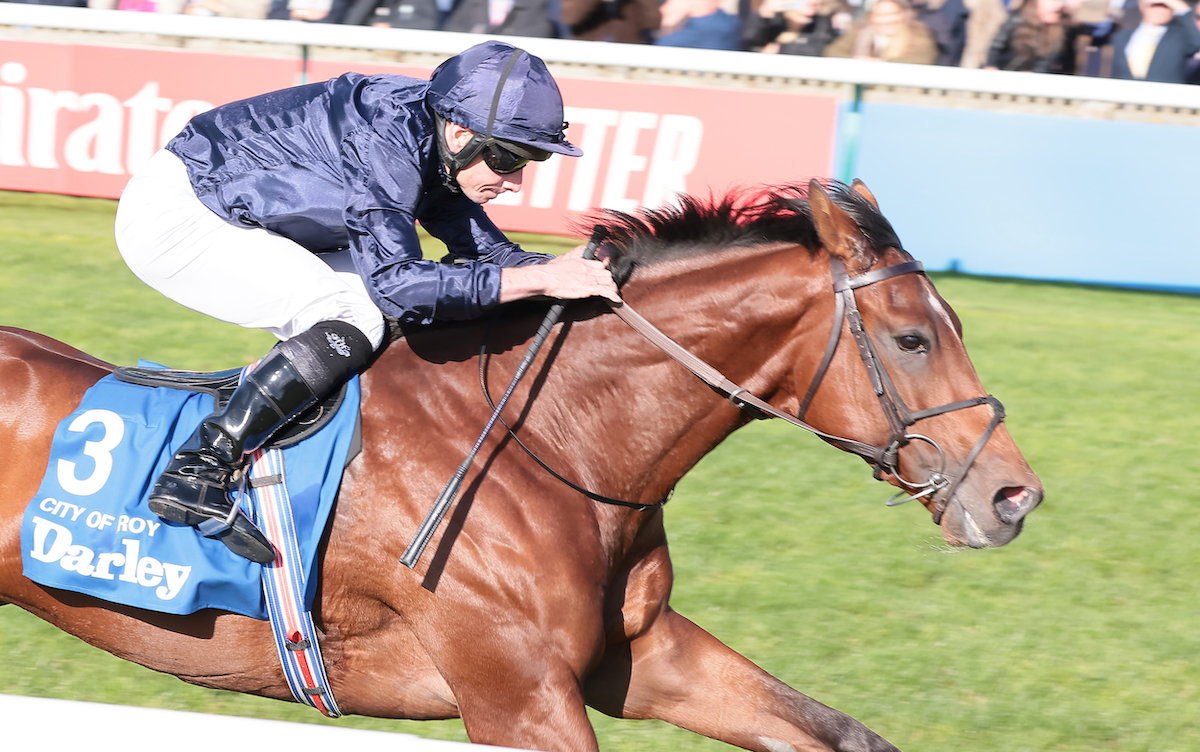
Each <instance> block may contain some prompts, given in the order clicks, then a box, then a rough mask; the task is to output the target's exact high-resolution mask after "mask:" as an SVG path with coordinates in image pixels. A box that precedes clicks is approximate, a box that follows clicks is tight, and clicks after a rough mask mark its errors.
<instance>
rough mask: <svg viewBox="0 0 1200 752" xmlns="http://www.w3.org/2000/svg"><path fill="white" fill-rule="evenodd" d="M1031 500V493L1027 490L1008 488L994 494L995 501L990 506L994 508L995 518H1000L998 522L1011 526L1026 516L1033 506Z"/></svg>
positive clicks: (1016, 487) (1020, 487)
mask: <svg viewBox="0 0 1200 752" xmlns="http://www.w3.org/2000/svg"><path fill="white" fill-rule="evenodd" d="M1033 500H1034V497H1033V492H1032V491H1030V490H1029V489H1028V488H1025V487H1023V486H1009V487H1007V488H1002V489H1000V491H999V492H997V493H996V497H995V499H993V500H992V506H993V507H995V509H996V516H997V517H999V518H1000V521H1001V522H1003V523H1004V524H1006V525H1011V524H1013V523H1014V522H1017V521H1018V520H1020V519H1021V518H1022V517H1024V516H1025V515H1026V514H1028V512H1029V510H1030V508H1031V507H1032V506H1033Z"/></svg>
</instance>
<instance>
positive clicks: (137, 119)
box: [0, 61, 213, 175]
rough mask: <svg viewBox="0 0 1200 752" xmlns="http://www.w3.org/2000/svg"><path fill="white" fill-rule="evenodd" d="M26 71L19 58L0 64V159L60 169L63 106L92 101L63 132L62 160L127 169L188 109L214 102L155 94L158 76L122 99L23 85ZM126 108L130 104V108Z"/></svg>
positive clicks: (116, 171) (166, 136) (84, 167)
mask: <svg viewBox="0 0 1200 752" xmlns="http://www.w3.org/2000/svg"><path fill="white" fill-rule="evenodd" d="M28 77H29V71H28V70H27V69H26V67H25V66H24V65H23V64H21V63H18V62H12V61H10V62H7V63H3V64H0V165H8V166H11V167H25V166H29V167H37V168H41V169H45V170H55V169H58V168H59V163H58V153H57V149H58V143H59V119H60V115H61V113H62V111H64V110H66V111H68V112H88V111H90V110H93V109H94V110H95V112H96V115H95V117H94V118H92V119H91V120H89V121H88V122H86V123H84V124H82V125H79V126H77V127H75V128H74V129H73V130H72V131H71V132H70V133H68V134H67V135H66V138H65V139H64V140H63V159H64V161H65V162H66V166H67V168H69V169H71V170H74V171H76V172H99V173H104V174H108V175H122V174H126V173H129V174H132V173H133V172H134V171H136V170H137V169H138V168H139V167H141V166H142V165H143V164H145V163H146V160H148V159H149V158H150V157H151V156H152V155H153V154H154V152H155V151H157V150H158V149H160V148H161V147H162V146H163V145H164V144H166V143H167V142H168V141H170V140H171V139H172V138H173V137H174V136H175V134H177V133H179V131H181V130H182V129H183V127H184V126H185V125H187V122H188V121H189V120H191V119H192V117H194V116H195V115H198V114H199V113H201V112H205V111H206V110H211V109H212V108H213V105H212V103H210V102H205V101H203V100H199V99H188V100H184V101H182V102H179V103H178V104H175V103H174V102H173V101H172V100H170V99H167V98H166V97H161V96H159V93H158V92H159V83H158V82H157V81H148V82H146V83H145V84H143V85H142V88H141V89H139V90H138V91H137V93H136V94H134V95H133V96H131V97H129V98H128V99H125V100H124V101H121V99H120V98H119V95H116V94H113V93H109V92H88V93H85V94H79V93H78V92H74V91H52V90H50V89H42V88H37V87H27V88H21V87H20V84H23V83H24V82H25V80H26V79H27V78H28ZM125 110H128V111H129V113H128V116H126V113H125ZM160 116H161V117H162V123H161V124H159V122H158V121H159V117H160ZM26 126H28V127H26ZM26 134H28V140H26ZM122 152H123V153H124V158H122Z"/></svg>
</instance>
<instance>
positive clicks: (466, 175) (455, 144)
mask: <svg viewBox="0 0 1200 752" xmlns="http://www.w3.org/2000/svg"><path fill="white" fill-rule="evenodd" d="M474 135H475V132H474V131H472V130H470V129H468V128H464V127H463V126H461V125H458V124H457V123H450V122H447V123H446V144H447V145H448V146H449V147H450V150H451V151H453V152H454V153H458V152H459V151H461V150H462V148H463V147H465V146H466V145H467V144H468V143H469V142H470V140H471V137H472V136H474ZM524 174H525V170H524V168H522V169H520V170H517V171H516V172H510V173H507V174H505V175H497V174H496V173H494V172H492V171H491V169H489V168H488V166H487V164H486V163H485V162H484V161H483V157H482V156H479V157H475V159H473V160H471V164H469V165H467V166H466V167H464V168H463V169H461V170H459V172H458V187H459V188H460V189H461V190H462V192H463V195H464V196H466V197H467V198H469V199H470V200H472V201H474V202H475V203H477V204H486V203H487V202H488V201H491V200H492V199H494V198H496V197H497V196H499V195H500V194H501V193H505V192H507V191H512V192H513V193H516V192H518V191H520V190H521V181H522V179H523V176H524Z"/></svg>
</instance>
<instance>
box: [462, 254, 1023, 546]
mask: <svg viewBox="0 0 1200 752" xmlns="http://www.w3.org/2000/svg"><path fill="white" fill-rule="evenodd" d="M830 272H831V274H832V277H833V292H834V295H835V300H836V305H835V310H834V315H833V328H832V330H831V332H830V335H829V342H828V344H827V345H826V347H825V353H824V355H823V356H822V357H821V362H820V364H819V365H818V366H817V370H816V373H815V375H814V376H813V379H812V382H811V383H810V384H809V387H808V391H807V393H806V394H805V395H804V399H803V400H802V401H801V403H800V408H799V411H798V413H797V415H789V414H788V413H785V412H783V411H781V410H779V409H777V408H776V407H774V406H773V405H771V404H770V403H768V402H766V401H765V400H762V399H759V398H758V397H756V396H754V395H753V394H751V393H750V392H749V390H747V389H745V388H743V387H741V386H738V385H737V384H735V383H734V382H732V381H730V380H729V379H727V378H725V376H724V375H722V374H721V373H720V372H719V371H718V370H716V369H715V368H713V367H712V366H710V365H708V364H707V363H705V362H704V361H703V360H701V359H700V358H698V357H696V356H695V355H693V354H692V353H691V352H689V351H688V350H687V349H685V348H684V347H683V346H682V345H680V344H679V343H677V342H675V341H674V340H672V339H671V338H670V337H668V336H667V335H665V334H663V333H662V331H660V330H659V329H658V328H657V327H655V326H654V325H653V324H651V323H650V322H648V321H647V320H646V319H644V318H643V317H642V316H641V314H639V313H637V312H636V311H634V310H633V309H632V308H631V307H630V306H629V305H628V304H624V305H620V306H613V312H614V313H615V314H616V315H617V316H618V317H619V318H620V319H621V320H622V321H624V322H625V323H627V324H629V326H631V327H632V328H633V329H634V330H635V331H637V332H638V333H639V334H641V335H642V336H644V337H645V338H646V339H648V340H649V341H650V342H651V343H652V344H654V345H655V346H656V347H658V348H659V349H661V350H662V351H663V352H664V353H666V354H667V355H668V356H669V357H670V358H671V359H672V360H674V361H676V362H677V363H679V364H680V365H682V366H683V367H684V368H687V369H688V370H689V371H691V372H692V373H693V374H695V375H696V376H697V377H698V378H699V379H700V380H702V381H704V382H705V383H706V384H708V385H709V386H710V387H712V388H713V389H715V390H717V391H719V392H722V393H724V394H725V395H726V396H727V398H728V399H729V401H730V403H731V404H733V405H734V406H735V407H737V408H739V409H741V410H744V411H746V412H748V413H750V414H751V415H753V416H754V417H755V418H766V417H772V418H779V419H780V420H783V421H786V422H788V423H790V424H792V425H794V426H796V427H798V428H802V429H804V430H805V431H808V432H810V433H812V434H815V435H816V436H818V437H820V438H821V439H823V440H825V441H827V442H829V443H830V444H833V445H835V446H837V447H839V448H841V449H844V450H845V451H847V452H850V453H852V454H857V455H858V456H860V457H862V458H863V459H864V460H866V461H867V463H868V464H870V465H871V466H872V467H873V468H874V476H875V478H876V479H877V480H883V475H884V474H890V475H892V476H893V477H894V478H895V479H896V480H897V481H898V482H899V483H900V484H901V485H902V486H904V487H905V488H907V489H909V490H908V491H901V492H900V493H898V494H896V495H895V496H893V497H892V498H891V499H889V500H888V506H895V505H897V504H903V503H904V502H906V501H911V500H913V499H919V498H922V497H925V496H930V497H931V498H933V500H934V506H933V507H932V509H931V511H932V512H933V521H934V523H937V524H940V523H941V519H942V515H943V514H944V513H945V510H946V506H947V504H948V503H949V501H950V500H951V499H953V498H954V493H955V492H956V491H957V490H958V486H959V484H961V483H962V481H963V479H964V478H965V477H966V475H967V472H968V471H969V470H970V468H971V466H972V465H973V464H974V462H975V459H976V458H977V457H978V456H979V453H980V452H982V451H983V447H984V445H986V444H987V442H988V440H989V439H990V438H991V436H992V434H993V433H994V432H995V430H996V428H997V427H998V426H999V425H1000V424H1001V423H1002V422H1003V421H1004V406H1003V405H1002V404H1001V403H1000V400H998V399H996V398H995V397H993V396H992V395H990V394H989V395H987V396H986V397H974V398H972V399H967V400H960V401H958V402H951V403H949V404H946V405H942V406H940V407H932V408H928V409H925V410H917V411H915V412H914V411H911V410H909V409H908V407H907V405H905V404H904V400H903V399H902V398H901V397H900V394H899V392H898V391H897V390H896V386H895V384H894V383H893V382H892V379H891V377H890V376H889V375H888V372H887V369H886V368H885V367H884V366H883V363H882V361H881V360H880V358H879V354H878V352H877V351H876V349H875V345H874V343H873V342H872V341H871V337H870V335H869V334H868V333H867V330H866V327H865V326H864V324H863V319H862V315H861V314H860V313H859V311H858V304H857V301H856V300H855V297H854V291H855V290H857V289H859V288H862V287H867V286H869V285H873V284H876V283H877V282H882V281H884V280H887V279H891V278H893V277H898V276H900V275H903V274H913V273H916V274H923V273H924V267H923V266H922V265H921V263H920V262H919V261H906V262H903V263H899V264H893V265H891V266H887V267H884V268H882V269H876V270H873V271H866V272H863V273H862V274H858V275H855V276H853V277H851V276H849V275H848V274H847V272H846V267H845V265H844V264H843V263H842V260H841V259H840V258H838V257H836V256H833V255H830ZM847 322H848V323H849V328H850V333H851V335H853V337H854V341H855V344H856V345H857V349H858V355H859V358H860V359H861V360H862V363H863V366H865V367H866V369H867V376H868V378H869V379H870V382H871V388H872V389H873V390H874V391H875V396H876V397H877V398H878V399H879V404H880V407H881V408H882V409H883V413H884V415H885V416H886V418H887V421H888V425H889V429H890V436H889V438H888V440H887V443H885V444H883V445H880V446H876V445H873V444H867V443H864V442H861V441H856V440H854V439H848V438H845V437H841V436H835V435H833V434H829V433H825V432H824V431H821V430H819V429H817V428H814V427H813V426H811V425H809V424H808V423H806V422H805V421H804V416H805V414H806V413H807V412H808V408H809V406H810V405H811V404H812V401H813V398H814V397H815V395H816V393H817V390H818V389H819V388H820V386H821V383H822V381H823V380H824V378H825V375H826V373H827V371H828V369H829V366H830V364H831V363H832V362H833V357H834V355H835V354H836V352H837V348H838V345H839V343H840V342H841V340H842V332H843V330H844V329H845V327H846V323H847ZM485 347H486V345H485ZM484 360H485V359H484V358H481V361H480V369H481V370H480V376H481V380H483V361H484ZM484 394H485V395H486V394H487V387H486V383H484ZM488 402H489V403H491V397H490V396H489V397H488ZM979 405H989V406H990V407H991V408H992V419H991V421H990V422H989V423H988V426H987V428H986V429H984V432H983V434H982V435H981V436H980V437H979V439H978V440H977V441H976V442H975V445H974V446H973V447H972V448H971V451H970V452H969V453H968V454H967V457H966V459H965V460H964V461H963V463H962V465H961V466H960V469H959V472H958V473H957V474H956V475H953V476H951V475H948V474H947V473H946V453H945V451H943V449H942V448H941V446H940V445H938V443H937V442H936V441H935V440H934V439H932V438H930V437H929V436H926V435H924V434H919V433H909V432H908V429H909V428H910V427H911V426H913V425H915V424H916V423H917V421H920V420H924V419H925V418H931V417H933V416H935V415H943V414H945V413H949V412H953V411H955V410H964V409H967V408H971V407H977V406H979ZM505 427H506V428H508V431H509V434H510V435H511V436H512V437H513V438H514V439H516V441H517V443H518V444H519V445H520V446H521V448H522V449H524V450H525V451H526V452H527V453H528V454H529V455H530V456H531V457H533V458H534V459H535V460H536V461H537V462H538V463H539V464H540V465H541V466H542V467H543V468H545V469H546V470H547V471H549V472H550V473H551V474H552V475H554V476H555V477H556V478H558V479H559V480H561V481H563V482H564V483H566V484H567V485H569V486H570V487H571V488H573V489H575V490H577V491H580V492H581V493H583V494H585V495H586V496H588V498H591V499H593V500H595V501H601V502H604V503H608V504H620V505H622V506H630V507H634V508H637V509H653V508H657V507H660V506H662V505H663V504H664V503H666V500H665V499H664V500H663V501H661V502H659V503H657V504H639V503H635V502H629V501H622V500H619V499H613V498H610V497H607V496H603V495H601V494H597V493H594V492H591V491H587V490H586V489H584V488H582V487H580V486H578V485H576V484H575V483H573V482H571V481H569V480H567V479H566V478H564V477H563V476H562V475H559V474H558V473H557V472H556V471H554V470H553V469H552V468H551V467H550V466H549V465H547V464H546V463H545V462H544V461H542V460H541V459H540V458H538V457H537V455H536V454H534V453H533V452H532V451H531V450H530V449H529V448H528V447H526V446H525V445H524V444H522V443H521V441H520V439H517V436H516V434H515V433H514V432H513V429H512V428H511V427H509V426H508V424H507V423H505ZM913 441H920V442H923V443H926V444H929V445H930V446H932V447H933V448H934V449H935V450H936V451H937V453H938V455H939V457H940V458H941V467H940V468H939V469H938V470H935V471H933V472H931V473H930V474H929V477H928V478H926V479H925V480H924V481H921V482H918V481H910V480H908V479H906V478H904V477H903V476H902V475H901V474H900V468H899V462H900V459H899V455H900V449H901V448H902V447H904V446H907V445H908V444H909V443H911V442H913ZM900 497H905V498H900ZM959 503H961V502H959Z"/></svg>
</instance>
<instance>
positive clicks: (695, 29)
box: [654, 0, 742, 50]
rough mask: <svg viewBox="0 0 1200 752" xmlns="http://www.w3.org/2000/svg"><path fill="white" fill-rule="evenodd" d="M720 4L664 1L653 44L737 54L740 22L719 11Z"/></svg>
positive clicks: (697, 0)
mask: <svg viewBox="0 0 1200 752" xmlns="http://www.w3.org/2000/svg"><path fill="white" fill-rule="evenodd" d="M721 2H722V0H666V2H664V3H663V4H662V26H661V27H660V28H659V30H658V37H657V38H656V39H655V40H654V43H655V44H660V45H665V46H668V47H699V48H702V49H706V50H740V49H741V40H742V21H741V19H739V18H738V17H737V15H736V14H735V13H728V12H726V11H725V9H724V8H722V7H721Z"/></svg>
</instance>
